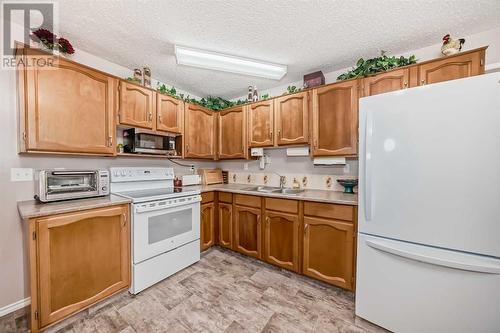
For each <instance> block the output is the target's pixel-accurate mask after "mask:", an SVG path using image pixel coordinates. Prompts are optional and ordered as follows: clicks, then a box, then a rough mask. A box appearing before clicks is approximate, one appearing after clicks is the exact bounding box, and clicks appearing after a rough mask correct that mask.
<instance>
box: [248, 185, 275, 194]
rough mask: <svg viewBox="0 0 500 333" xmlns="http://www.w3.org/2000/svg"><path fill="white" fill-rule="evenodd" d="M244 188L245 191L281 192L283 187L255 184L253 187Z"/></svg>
mask: <svg viewBox="0 0 500 333" xmlns="http://www.w3.org/2000/svg"><path fill="white" fill-rule="evenodd" d="M243 190H244V191H255V192H264V193H273V192H279V191H280V190H281V189H280V188H279V187H272V186H253V187H246V188H244V189H243Z"/></svg>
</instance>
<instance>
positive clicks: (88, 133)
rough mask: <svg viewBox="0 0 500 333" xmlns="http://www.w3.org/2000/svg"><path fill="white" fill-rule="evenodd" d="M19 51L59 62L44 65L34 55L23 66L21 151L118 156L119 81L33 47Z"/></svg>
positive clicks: (29, 55) (20, 84) (20, 72)
mask: <svg viewBox="0 0 500 333" xmlns="http://www.w3.org/2000/svg"><path fill="white" fill-rule="evenodd" d="M19 52H22V53H23V54H24V56H25V57H27V58H32V57H36V58H40V57H42V56H43V57H45V58H48V59H50V60H52V61H53V62H52V63H53V66H51V67H46V66H41V67H40V66H39V65H38V64H39V63H38V62H37V61H35V60H36V59H34V58H33V59H32V60H33V61H29V60H28V63H29V64H32V65H30V66H29V67H23V66H20V67H19V68H18V79H19V80H18V93H19V106H20V124H21V141H20V142H21V144H20V151H21V152H55V153H81V154H102V155H113V154H114V153H115V151H116V150H115V148H114V147H115V143H116V142H115V122H114V98H115V91H116V84H117V80H116V79H114V78H112V77H110V76H107V75H106V74H104V73H101V72H99V71H96V70H93V69H90V68H88V67H86V66H83V65H79V64H77V63H74V62H72V61H68V60H65V59H62V58H55V57H50V56H47V55H46V54H45V53H41V52H37V51H35V50H32V49H30V50H27V49H26V50H24V51H19ZM40 63H42V62H40ZM44 63H46V62H44Z"/></svg>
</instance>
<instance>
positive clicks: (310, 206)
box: [304, 202, 354, 221]
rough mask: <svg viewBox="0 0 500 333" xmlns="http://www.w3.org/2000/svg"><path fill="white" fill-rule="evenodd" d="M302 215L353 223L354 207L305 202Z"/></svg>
mask: <svg viewBox="0 0 500 333" xmlns="http://www.w3.org/2000/svg"><path fill="white" fill-rule="evenodd" d="M304 215H307V216H317V217H324V218H327V219H336V220H344V221H354V206H349V205H337V204H325V203H319V202H306V203H304Z"/></svg>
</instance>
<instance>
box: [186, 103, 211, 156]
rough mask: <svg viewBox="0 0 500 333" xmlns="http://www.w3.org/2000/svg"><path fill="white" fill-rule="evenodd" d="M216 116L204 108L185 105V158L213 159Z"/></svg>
mask: <svg viewBox="0 0 500 333" xmlns="http://www.w3.org/2000/svg"><path fill="white" fill-rule="evenodd" d="M215 118H216V114H215V113H214V112H213V111H212V110H209V109H206V108H204V107H201V106H198V105H194V104H189V103H186V105H185V108H184V145H185V150H184V151H185V154H184V156H185V157H192V158H209V159H212V158H214V157H215Z"/></svg>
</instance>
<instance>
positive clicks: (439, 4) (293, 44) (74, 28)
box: [59, 0, 500, 98]
mask: <svg viewBox="0 0 500 333" xmlns="http://www.w3.org/2000/svg"><path fill="white" fill-rule="evenodd" d="M59 10H60V32H61V34H62V35H64V36H65V37H67V38H69V39H70V40H71V41H72V42H73V43H74V45H75V46H76V47H78V48H80V49H82V50H85V51H87V52H89V53H92V54H95V55H97V56H100V57H102V58H105V59H108V60H110V61H112V62H115V63H118V64H120V65H123V66H126V67H129V68H135V67H142V65H149V66H150V67H151V70H152V72H153V76H154V77H155V78H157V79H159V80H161V81H164V82H167V83H170V84H173V85H175V86H176V87H178V88H181V89H184V90H187V91H189V92H191V93H193V94H196V95H198V96H206V95H218V96H223V97H226V98H233V97H236V96H241V95H244V94H245V93H246V90H247V87H248V85H257V86H258V88H259V89H261V90H262V89H266V88H271V87H274V86H278V85H282V84H285V83H287V82H292V81H296V80H300V79H301V78H302V75H303V74H305V73H308V72H311V71H313V70H323V71H324V72H327V71H331V70H336V69H341V68H345V67H348V66H351V65H353V63H354V62H355V60H356V59H358V58H359V57H361V56H363V57H370V56H376V55H378V53H379V52H380V50H387V51H389V52H391V53H393V54H397V53H398V52H404V51H407V50H412V49H417V48H420V47H425V46H428V45H432V44H435V43H438V42H440V39H441V36H443V35H444V34H445V33H448V32H450V33H451V34H452V35H453V36H457V37H458V36H460V35H466V34H472V33H476V32H480V31H484V30H488V29H491V28H494V27H497V26H499V25H500V1H498V0H486V1H484V0H483V1H477V0H448V1H446V0H436V1H429V0H401V1H396V0H372V1H370V0H364V1H361V0H352V1H348V0H345V1H327V0H323V1H320V0H317V1H313V0H310V1H285V0H273V1H270V0H269V1H263V0H252V1H243V0H241V1H236V0H225V1H224V0H220V1H217V0H214V1H208V0H197V1H194V0H191V1H190V0H186V1H160V0H149V1H146V0H143V1H138V0H136V1H132V0H126V1H116V0H113V1H111V0H99V1H97V0H94V1H92V0H88V1H83V0H64V1H59ZM174 44H179V45H184V46H190V47H195V48H201V49H207V50H212V51H218V52H223V53H228V54H233V55H240V56H245V57H251V58H255V59H261V60H265V61H270V62H275V63H281V64H286V65H288V74H287V75H286V76H285V77H284V78H283V79H282V80H281V81H279V82H278V81H273V80H267V79H259V78H253V77H248V76H241V75H236V74H231V73H223V72H216V71H211V70H204V69H197V68H191V67H185V66H178V65H177V64H176V62H175V56H174V47H173V45H174Z"/></svg>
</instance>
